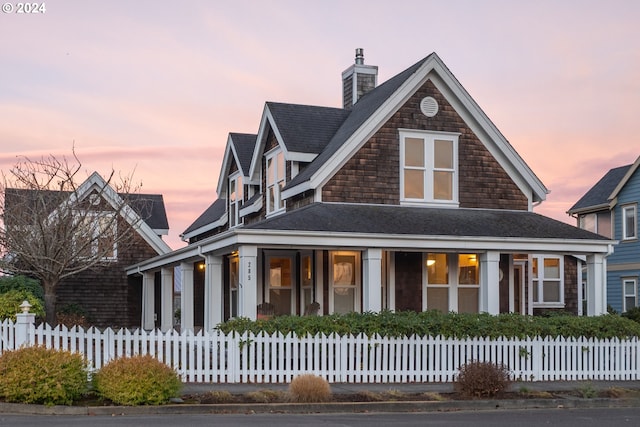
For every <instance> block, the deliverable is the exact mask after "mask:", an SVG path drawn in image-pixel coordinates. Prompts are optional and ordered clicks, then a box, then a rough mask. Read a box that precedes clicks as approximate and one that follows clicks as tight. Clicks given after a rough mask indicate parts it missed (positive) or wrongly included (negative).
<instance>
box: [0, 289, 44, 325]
mask: <svg viewBox="0 0 640 427" xmlns="http://www.w3.org/2000/svg"><path fill="white" fill-rule="evenodd" d="M24 300H27V301H29V304H31V308H30V309H29V312H30V313H33V314H35V315H36V316H38V317H44V315H45V313H44V304H42V301H40V300H39V299H38V298H37V297H35V296H34V295H33V294H32V293H30V292H29V291H26V290H19V289H12V290H10V291H7V292H5V293H3V294H0V320H2V319H11V320H13V321H14V322H15V320H16V314H17V313H20V312H21V311H22V309H20V305H21V304H22V302H23V301H24Z"/></svg>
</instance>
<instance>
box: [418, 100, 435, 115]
mask: <svg viewBox="0 0 640 427" xmlns="http://www.w3.org/2000/svg"><path fill="white" fill-rule="evenodd" d="M420 111H422V114H424V115H425V116H427V117H433V116H435V115H436V114H438V101H436V100H435V99H433V98H432V97H430V96H427V97H426V98H424V99H423V100H422V101H420Z"/></svg>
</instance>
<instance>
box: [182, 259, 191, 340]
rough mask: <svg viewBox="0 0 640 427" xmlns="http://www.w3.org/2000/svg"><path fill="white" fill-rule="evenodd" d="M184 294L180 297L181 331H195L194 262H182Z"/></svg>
mask: <svg viewBox="0 0 640 427" xmlns="http://www.w3.org/2000/svg"><path fill="white" fill-rule="evenodd" d="M180 277H181V278H182V294H181V298H180V331H186V330H191V331H193V263H191V262H181V263H180Z"/></svg>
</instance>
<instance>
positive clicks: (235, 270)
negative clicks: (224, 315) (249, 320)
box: [229, 255, 240, 318]
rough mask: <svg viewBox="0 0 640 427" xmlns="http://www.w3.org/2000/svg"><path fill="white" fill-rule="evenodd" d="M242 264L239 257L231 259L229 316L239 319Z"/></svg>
mask: <svg viewBox="0 0 640 427" xmlns="http://www.w3.org/2000/svg"><path fill="white" fill-rule="evenodd" d="M239 267H240V262H239V258H238V256H237V255H235V256H232V257H231V258H229V316H230V317H231V318H234V317H238V284H239V280H240V276H239V274H240V270H239Z"/></svg>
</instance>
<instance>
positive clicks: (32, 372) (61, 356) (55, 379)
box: [0, 347, 88, 405]
mask: <svg viewBox="0 0 640 427" xmlns="http://www.w3.org/2000/svg"><path fill="white" fill-rule="evenodd" d="M87 385H88V381H87V368H86V365H85V363H84V360H83V358H82V356H81V355H79V354H74V353H70V352H68V351H61V350H53V349H47V348H44V347H25V348H21V349H19V350H15V351H7V352H5V353H3V354H2V356H0V396H2V397H4V398H5V399H6V400H7V401H8V402H18V403H42V404H45V405H70V404H72V403H73V401H74V400H77V399H78V398H79V397H81V396H82V394H83V393H84V392H86V390H87Z"/></svg>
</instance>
